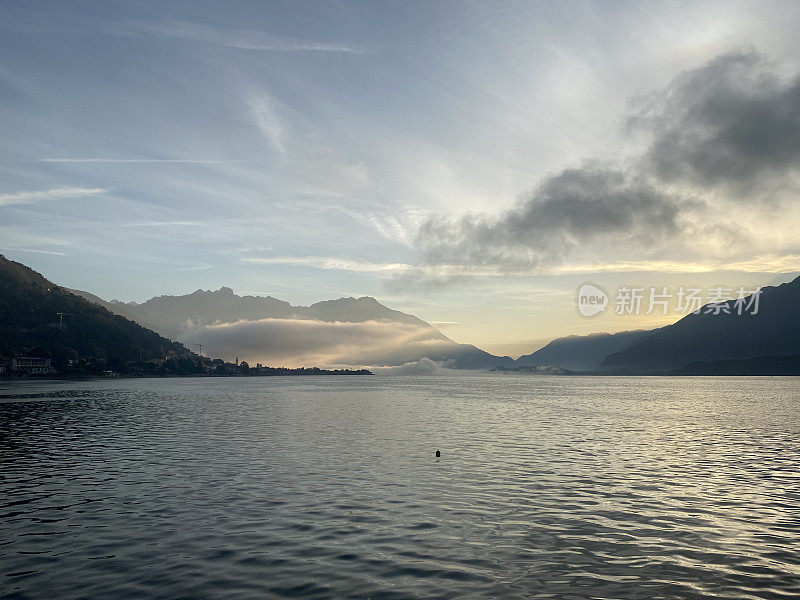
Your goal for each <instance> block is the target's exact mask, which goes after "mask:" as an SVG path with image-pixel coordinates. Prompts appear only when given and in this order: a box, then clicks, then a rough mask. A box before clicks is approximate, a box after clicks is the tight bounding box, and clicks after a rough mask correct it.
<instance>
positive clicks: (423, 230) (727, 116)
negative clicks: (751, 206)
mask: <svg viewBox="0 0 800 600" xmlns="http://www.w3.org/2000/svg"><path fill="white" fill-rule="evenodd" d="M630 125H631V127H632V128H633V129H638V130H644V131H646V132H647V133H648V134H649V135H650V140H649V142H648V146H647V147H646V148H645V150H644V151H643V153H642V154H641V155H640V156H639V157H637V158H636V159H635V160H633V161H631V162H630V164H629V166H626V167H625V168H622V167H614V166H602V165H598V164H597V163H586V164H585V165H583V166H581V167H577V168H572V169H566V170H564V171H561V172H560V173H557V174H555V175H552V176H550V177H548V178H547V179H545V180H544V181H543V182H542V183H541V184H540V185H539V186H538V188H536V190H535V191H534V192H533V193H532V194H531V195H529V196H528V197H527V198H526V199H524V200H523V201H521V202H520V203H519V204H518V205H517V206H515V207H514V208H512V209H511V210H509V211H507V212H505V213H504V214H502V215H500V216H499V217H493V216H489V215H486V214H477V215H476V214H472V215H467V216H464V217H462V218H461V219H458V220H448V219H443V218H432V219H429V220H428V221H427V222H425V223H424V224H423V225H422V226H421V227H420V229H419V232H418V236H417V243H418V245H419V247H420V248H421V249H422V250H423V252H424V256H425V261H426V264H427V265H429V266H437V265H438V266H443V265H449V266H461V267H467V268H474V267H486V266H494V267H497V268H498V269H500V270H501V271H505V272H511V271H513V270H515V269H520V268H523V269H541V268H545V267H550V266H553V265H558V264H560V263H563V262H565V261H566V260H568V259H569V258H571V257H574V256H575V255H576V254H581V256H582V258H584V259H586V258H587V257H588V258H590V259H602V256H603V254H604V253H605V254H607V255H609V256H612V257H613V258H614V259H615V260H620V259H622V260H646V259H649V258H654V257H658V258H675V257H676V256H677V254H678V253H680V252H683V253H684V258H685V252H686V247H687V246H686V245H685V244H682V243H681V242H682V241H684V240H689V238H690V237H691V238H693V241H692V243H696V242H697V241H698V240H703V239H705V240H706V241H708V240H710V239H712V238H713V239H715V240H717V242H718V244H724V245H728V244H730V245H736V244H737V243H739V244H744V243H745V242H746V241H747V233H746V232H745V231H744V230H743V229H742V228H741V227H740V226H738V225H736V224H731V223H729V222H726V218H725V216H726V215H725V212H726V211H725V209H724V208H720V205H719V202H722V203H723V204H724V202H726V201H727V200H732V199H736V198H742V197H745V196H746V193H747V192H753V191H754V190H756V189H757V190H758V191H759V192H761V193H759V194H752V193H751V194H750V195H749V196H747V197H749V198H751V199H752V200H754V201H755V202H757V203H761V202H763V201H764V200H773V199H774V198H773V197H771V196H770V194H768V193H763V192H765V191H766V190H768V189H772V190H776V189H777V187H780V186H784V187H785V186H786V185H788V183H789V182H790V181H791V177H790V176H791V175H792V173H793V172H794V171H795V170H796V169H797V167H798V166H800V77H794V78H790V79H786V78H782V77H781V76H779V74H778V72H777V68H776V66H775V65H774V64H772V63H770V62H769V61H767V60H765V59H764V58H763V57H761V56H760V55H759V54H757V53H755V52H745V53H741V52H738V53H731V54H725V55H722V56H719V57H717V58H715V59H714V60H712V61H710V62H709V63H707V64H705V65H704V66H702V67H700V68H698V69H694V70H691V71H687V72H685V73H683V74H682V75H680V76H679V77H677V78H676V79H675V80H674V81H673V82H672V83H671V84H670V85H669V86H668V88H667V89H666V90H661V91H659V92H658V93H654V94H653V95H652V96H651V97H650V100H649V101H648V103H647V105H646V106H645V107H644V108H643V109H641V110H640V111H639V112H638V113H637V114H636V115H635V116H634V117H632V118H631V119H630ZM720 186H725V189H724V191H725V193H724V194H716V195H713V197H712V196H710V195H709V192H711V191H717V188H718V187H720ZM720 198H721V199H720ZM416 276H420V273H417V274H414V273H404V274H403V275H401V276H399V279H402V281H401V282H400V283H402V284H403V285H405V284H406V283H407V282H408V281H409V280H410V279H411V278H414V277H416ZM453 276H454V275H453V273H452V272H451V273H449V274H441V273H440V274H439V275H435V276H434V278H436V277H453ZM421 278H422V279H426V278H427V276H426V275H425V273H421Z"/></svg>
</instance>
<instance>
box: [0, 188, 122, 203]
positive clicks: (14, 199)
mask: <svg viewBox="0 0 800 600" xmlns="http://www.w3.org/2000/svg"><path fill="white" fill-rule="evenodd" d="M106 193H108V190H106V189H103V188H84V187H58V188H52V189H49V190H38V191H25V192H12V193H10V194H0V206H8V205H11V204H33V203H35V202H44V201H48V200H65V199H69V198H82V197H84V196H96V195H98V194H106Z"/></svg>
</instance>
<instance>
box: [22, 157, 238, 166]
mask: <svg viewBox="0 0 800 600" xmlns="http://www.w3.org/2000/svg"><path fill="white" fill-rule="evenodd" d="M35 162H43V163H123V164H128V163H145V164H160V163H164V164H190V165H191V164H198V165H219V164H236V163H247V162H251V161H246V160H216V159H210V160H205V159H199V160H195V159H182V158H179V159H172V158H40V159H37V160H35Z"/></svg>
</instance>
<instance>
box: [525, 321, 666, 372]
mask: <svg viewBox="0 0 800 600" xmlns="http://www.w3.org/2000/svg"><path fill="white" fill-rule="evenodd" d="M651 333H652V332H650V331H646V330H644V329H639V330H636V331H622V332H620V333H613V334H611V333H592V334H590V335H584V336H580V335H570V336H567V337H562V338H557V339H555V340H553V341H552V342H550V343H549V344H547V345H546V346H544V347H543V348H540V349H539V350H537V351H536V352H534V353H533V354H527V355H525V356H520V357H519V358H518V359H517V360H515V361H514V366H515V367H541V366H547V365H551V366H557V367H561V368H562V369H567V370H570V371H593V370H595V369H597V368H598V367H599V366H600V363H601V362H603V359H605V357H606V356H608V355H609V354H613V353H615V352H620V351H621V350H625V349H626V348H629V347H630V346H632V345H633V344H635V343H636V342H639V341H641V340H642V339H644V338H646V337H647V336H649V335H651Z"/></svg>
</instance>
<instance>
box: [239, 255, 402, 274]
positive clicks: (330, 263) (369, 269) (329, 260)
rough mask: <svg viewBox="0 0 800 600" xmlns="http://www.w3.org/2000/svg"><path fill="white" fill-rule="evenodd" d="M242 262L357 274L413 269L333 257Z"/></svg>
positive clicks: (284, 258) (291, 257)
mask: <svg viewBox="0 0 800 600" xmlns="http://www.w3.org/2000/svg"><path fill="white" fill-rule="evenodd" d="M242 261H243V262H246V263H251V264H261V265H292V266H300V267H313V268H315V269H325V270H338V271H353V272H356V273H381V272H392V273H396V272H398V271H406V270H408V269H412V268H413V267H412V266H411V265H408V264H405V263H379V262H369V261H365V260H352V259H349V258H337V257H332V256H274V257H247V258H243V259H242Z"/></svg>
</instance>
